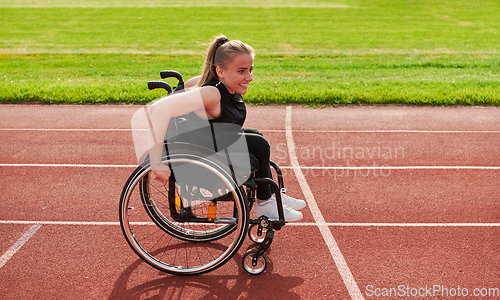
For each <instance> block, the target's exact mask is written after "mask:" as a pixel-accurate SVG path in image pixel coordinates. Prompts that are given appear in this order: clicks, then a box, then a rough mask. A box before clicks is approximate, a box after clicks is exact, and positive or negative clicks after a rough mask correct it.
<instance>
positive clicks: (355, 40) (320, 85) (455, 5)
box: [0, 0, 500, 105]
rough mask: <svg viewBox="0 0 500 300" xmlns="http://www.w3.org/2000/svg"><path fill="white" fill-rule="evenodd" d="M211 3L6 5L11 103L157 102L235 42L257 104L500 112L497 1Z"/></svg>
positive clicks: (0, 49) (5, 80)
mask: <svg viewBox="0 0 500 300" xmlns="http://www.w3.org/2000/svg"><path fill="white" fill-rule="evenodd" d="M171 2H172V3H171ZM199 2H200V1H195V0H184V1H175V2H173V1H160V0H144V1H136V0H110V1H105V4H103V1H99V0H86V1H85V0H69V1H68V0H45V1H42V0H2V1H1V2H0V26H1V28H2V30H1V31H0V101H1V102H42V103H62V102H72V103H117V102H126V103H147V102H149V101H152V100H154V99H156V98H157V97H159V96H160V95H161V93H160V92H151V91H148V90H147V88H146V82H147V81H148V80H158V79H159V74H158V73H159V71H160V70H167V69H174V70H177V71H180V72H181V73H182V74H183V75H184V76H185V77H187V78H189V77H191V76H195V75H198V74H199V73H200V71H201V67H202V64H203V54H204V51H205V48H206V47H207V44H208V43H209V42H210V40H211V38H212V37H213V36H215V35H218V34H220V33H224V34H226V35H227V36H228V37H229V38H230V39H240V40H243V41H245V42H247V43H249V44H250V45H252V46H253V47H254V48H255V49H256V51H257V56H256V59H255V72H254V73H255V80H254V82H253V83H252V86H251V88H250V89H249V93H248V94H247V95H246V96H245V99H246V101H247V102H248V103H258V104H266V103H302V104H308V105H338V104H351V103H354V104H358V103H384V104H385V103H398V104H432V105H443V104H444V105H454V104H460V105H499V104H500V89H499V88H500V77H499V75H500V55H499V54H500V46H499V45H500V18H498V17H497V16H498V15H500V2H498V1H497V0H478V1H474V0H469V1H464V0H456V1H451V0H444V1H439V2H438V3H436V1H431V0H421V1H404V0H393V1H388V0H381V1H356V0H353V1H340V2H339V1H337V2H332V1H327V0H314V1H304V0H300V1H299V0H288V1H286V0H276V1H263V0H255V1H238V2H233V1H231V0H215V1H205V3H204V4H199ZM165 3H168V4H165Z"/></svg>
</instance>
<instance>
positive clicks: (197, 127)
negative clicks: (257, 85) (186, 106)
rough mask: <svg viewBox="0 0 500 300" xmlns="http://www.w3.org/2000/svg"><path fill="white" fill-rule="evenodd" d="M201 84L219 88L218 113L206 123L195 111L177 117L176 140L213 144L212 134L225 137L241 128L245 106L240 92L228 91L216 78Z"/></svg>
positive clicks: (202, 144) (243, 121)
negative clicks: (219, 108)
mask: <svg viewBox="0 0 500 300" xmlns="http://www.w3.org/2000/svg"><path fill="white" fill-rule="evenodd" d="M203 86H214V87H216V88H217V89H218V90H219V93H220V103H221V111H220V115H219V116H218V117H217V118H215V119H212V120H208V123H207V120H206V119H202V118H200V117H199V116H198V115H196V113H195V112H190V113H188V114H186V115H183V116H181V117H178V122H177V123H178V133H179V136H178V137H177V138H176V140H177V141H185V142H189V143H194V144H199V145H201V146H205V147H209V145H213V138H215V137H214V136H213V135H215V136H217V139H219V137H220V138H222V137H224V139H227V137H226V136H227V135H228V134H229V136H231V134H230V133H235V131H239V130H241V128H242V126H243V123H245V119H246V106H245V103H244V102H243V98H242V97H241V95H240V94H238V93H234V94H231V93H229V91H228V90H227V88H226V86H225V85H224V84H223V83H222V82H220V81H218V80H213V81H209V82H207V83H205V84H204V85H203ZM207 125H210V126H207ZM224 144H226V143H224ZM212 147H213V146H212ZM212 147H209V148H212Z"/></svg>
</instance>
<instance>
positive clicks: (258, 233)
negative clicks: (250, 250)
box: [248, 224, 267, 244]
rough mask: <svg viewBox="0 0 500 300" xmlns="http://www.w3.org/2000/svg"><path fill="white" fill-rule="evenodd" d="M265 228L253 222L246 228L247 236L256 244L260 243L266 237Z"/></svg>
mask: <svg viewBox="0 0 500 300" xmlns="http://www.w3.org/2000/svg"><path fill="white" fill-rule="evenodd" d="M266 233H267V229H266V228H263V227H262V226H260V225H258V224H253V225H251V226H250V228H249V229H248V237H249V238H250V240H252V242H254V243H256V244H262V242H263V241H264V239H265V238H266Z"/></svg>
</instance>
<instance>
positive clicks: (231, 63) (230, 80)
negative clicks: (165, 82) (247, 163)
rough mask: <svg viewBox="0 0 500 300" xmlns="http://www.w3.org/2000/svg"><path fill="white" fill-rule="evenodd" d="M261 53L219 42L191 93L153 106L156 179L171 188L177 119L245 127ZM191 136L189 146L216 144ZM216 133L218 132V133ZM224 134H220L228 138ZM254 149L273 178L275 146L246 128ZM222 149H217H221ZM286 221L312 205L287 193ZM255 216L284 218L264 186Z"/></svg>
mask: <svg viewBox="0 0 500 300" xmlns="http://www.w3.org/2000/svg"><path fill="white" fill-rule="evenodd" d="M254 55H255V52H254V50H253V49H252V47H250V46H248V45H247V44H245V43H243V42H240V41H229V40H228V39H227V38H226V37H225V36H223V35H222V36H219V37H216V38H215V39H214V40H213V41H212V43H211V44H210V46H209V48H208V52H207V57H206V61H205V66H204V68H203V72H202V74H201V75H200V76H197V77H195V78H192V79H190V80H188V81H187V82H186V83H185V88H186V92H184V93H178V94H173V95H171V96H169V97H165V98H163V99H160V100H158V101H157V102H155V103H154V104H153V105H151V107H150V117H151V123H152V128H151V135H150V137H153V136H154V138H155V139H154V140H150V141H149V142H150V144H149V146H150V148H151V150H150V157H151V159H150V160H151V167H152V169H153V174H154V175H155V180H156V181H157V182H159V184H160V185H166V183H167V182H168V178H169V176H170V170H169V168H168V167H167V166H165V165H163V164H162V163H161V156H162V151H163V139H164V136H165V134H166V130H167V127H168V123H169V121H170V119H171V118H172V117H177V116H183V122H182V125H181V127H182V126H187V127H192V128H197V126H198V124H201V123H203V122H205V123H206V122H207V120H208V123H209V124H210V126H212V128H213V126H214V125H219V127H218V128H224V124H233V125H234V124H236V125H237V126H238V128H241V127H242V126H243V123H244V121H245V117H246V108H245V104H244V102H243V100H242V97H241V95H244V94H246V92H247V90H248V85H249V84H250V82H251V81H252V80H253V75H252V70H253V60H254ZM193 132H198V134H196V133H194V134H193V133H190V134H189V135H186V136H188V138H189V139H191V140H190V141H189V142H192V143H195V144H199V145H202V146H205V147H208V145H209V144H210V143H212V145H213V138H214V136H212V135H210V134H207V132H206V131H203V130H199V131H193ZM212 132H213V130H212ZM224 132H225V131H224V129H222V130H218V131H217V133H216V134H224ZM238 134H239V135H243V136H244V137H245V139H246V142H247V145H248V152H250V153H252V154H253V155H254V156H255V157H256V158H257V159H258V161H259V168H258V170H257V171H256V174H255V176H256V177H271V171H270V166H269V157H270V146H269V143H268V142H267V140H266V139H265V138H264V136H263V135H262V133H260V132H259V131H258V130H256V129H241V130H240V131H239V133H238ZM215 150H217V149H215ZM282 200H283V201H282V202H283V212H284V215H285V221H287V222H291V221H298V220H300V219H302V213H300V212H298V211H297V210H298V209H301V208H304V207H305V206H306V203H305V201H303V200H297V199H294V198H292V197H289V196H287V195H285V194H282ZM254 213H255V215H256V216H257V217H260V216H262V215H265V216H267V217H269V218H270V219H277V218H278V210H277V207H276V198H275V196H274V195H272V193H271V187H270V186H269V184H259V185H258V189H257V205H255V211H254Z"/></svg>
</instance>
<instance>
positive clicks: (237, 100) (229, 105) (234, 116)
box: [203, 80, 247, 127]
mask: <svg viewBox="0 0 500 300" xmlns="http://www.w3.org/2000/svg"><path fill="white" fill-rule="evenodd" d="M203 86H215V87H216V88H217V89H218V90H219V93H220V104H221V105H220V116H219V117H218V118H216V119H213V120H209V122H210V123H230V124H237V125H239V126H240V127H242V126H243V123H245V118H246V116H247V110H246V106H245V103H244V102H243V98H242V97H241V95H240V94H238V93H234V94H230V93H229V91H228V90H227V88H226V86H225V85H224V84H223V83H222V82H220V81H218V80H213V81H209V82H207V83H205V84H204V85H203Z"/></svg>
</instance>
